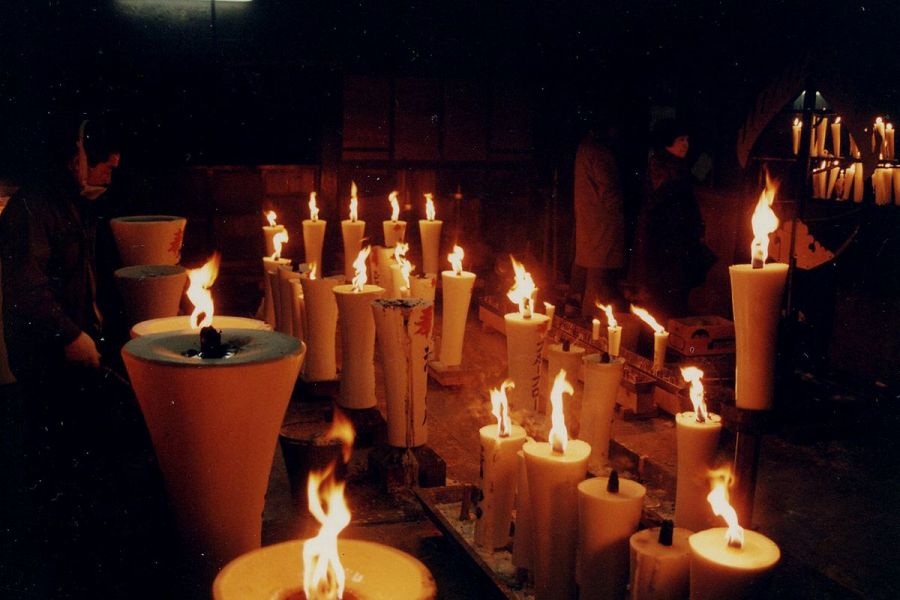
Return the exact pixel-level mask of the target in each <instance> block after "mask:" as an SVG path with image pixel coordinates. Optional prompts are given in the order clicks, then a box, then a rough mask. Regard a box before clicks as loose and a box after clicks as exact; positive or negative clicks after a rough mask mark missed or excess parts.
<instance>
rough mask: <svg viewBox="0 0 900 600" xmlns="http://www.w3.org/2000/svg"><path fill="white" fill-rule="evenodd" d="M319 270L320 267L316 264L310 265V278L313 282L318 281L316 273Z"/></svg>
mask: <svg viewBox="0 0 900 600" xmlns="http://www.w3.org/2000/svg"><path fill="white" fill-rule="evenodd" d="M318 269H319V265H318V264H316V263H314V262H313V263H309V278H310V280H312V281H315V279H316V271H317V270H318Z"/></svg>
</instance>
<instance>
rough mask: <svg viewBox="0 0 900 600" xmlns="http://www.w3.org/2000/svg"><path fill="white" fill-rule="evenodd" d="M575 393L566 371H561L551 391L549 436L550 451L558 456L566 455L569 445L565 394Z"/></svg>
mask: <svg viewBox="0 0 900 600" xmlns="http://www.w3.org/2000/svg"><path fill="white" fill-rule="evenodd" d="M574 393H575V388H573V387H572V384H571V383H569V381H568V380H567V379H566V370H565V369H560V370H559V373H557V374H556V379H554V380H553V388H552V389H551V390H550V406H551V407H552V410H551V413H550V423H551V426H550V434H549V435H548V436H547V439H548V441H549V442H550V449H551V450H553V452H554V453H556V454H564V453H565V451H566V446H567V445H568V444H569V432H568V430H567V429H566V416H565V414H564V413H563V394H569V395H570V396H571V395H572V394H574Z"/></svg>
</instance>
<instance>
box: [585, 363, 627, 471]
mask: <svg viewBox="0 0 900 600" xmlns="http://www.w3.org/2000/svg"><path fill="white" fill-rule="evenodd" d="M583 362H584V396H583V397H582V401H581V439H583V440H584V441H586V442H587V443H588V444H590V445H591V460H590V463H591V467H592V469H594V468H599V467H603V466H604V465H606V461H607V458H608V457H609V434H610V431H611V430H612V422H613V418H614V415H615V409H616V396H618V394H619V386H620V385H621V383H622V376H623V375H624V372H625V360H624V359H622V358H617V359H613V360H610V361H609V362H603V355H602V354H588V355H587V356H585V357H584V359H583Z"/></svg>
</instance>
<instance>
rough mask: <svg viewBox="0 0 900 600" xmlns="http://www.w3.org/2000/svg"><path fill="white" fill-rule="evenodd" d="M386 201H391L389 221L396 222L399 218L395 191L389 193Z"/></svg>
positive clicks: (398, 203)
mask: <svg viewBox="0 0 900 600" xmlns="http://www.w3.org/2000/svg"><path fill="white" fill-rule="evenodd" d="M388 202H390V203H391V221H392V222H394V223H396V222H397V219H399V218H400V202H399V201H398V200H397V192H391V193H390V195H389V196H388Z"/></svg>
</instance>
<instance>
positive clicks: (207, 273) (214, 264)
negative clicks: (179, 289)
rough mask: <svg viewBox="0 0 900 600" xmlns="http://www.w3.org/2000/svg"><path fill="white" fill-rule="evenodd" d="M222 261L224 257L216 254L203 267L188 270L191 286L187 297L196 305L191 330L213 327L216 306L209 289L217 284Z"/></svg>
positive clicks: (192, 313) (192, 315) (192, 314)
mask: <svg viewBox="0 0 900 600" xmlns="http://www.w3.org/2000/svg"><path fill="white" fill-rule="evenodd" d="M221 260H222V255H221V254H219V253H218V252H214V253H213V255H212V256H211V257H210V259H209V260H208V261H206V264H204V265H203V266H202V267H200V268H198V269H188V279H189V280H190V284H189V285H188V289H187V297H188V300H190V301H191V303H192V304H193V305H194V310H193V312H191V329H200V328H201V327H209V326H210V325H212V322H213V312H214V310H213V309H214V306H213V299H212V294H211V293H210V291H209V288H211V287H212V284H214V283H215V282H216V277H217V276H218V275H219V263H220V262H221ZM200 315H203V320H200Z"/></svg>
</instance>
